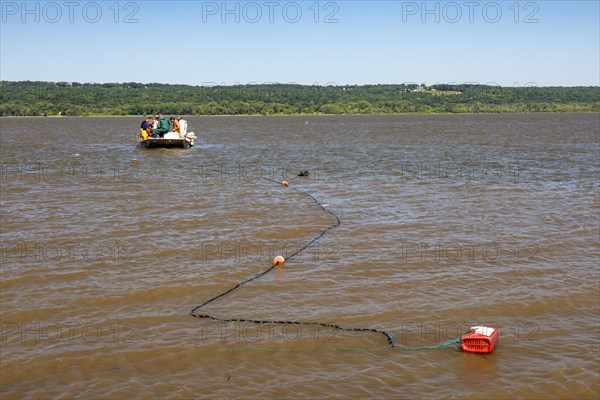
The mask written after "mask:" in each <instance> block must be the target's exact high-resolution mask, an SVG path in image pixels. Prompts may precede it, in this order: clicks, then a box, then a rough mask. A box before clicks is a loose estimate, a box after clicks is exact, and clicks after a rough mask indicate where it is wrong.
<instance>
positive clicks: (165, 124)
mask: <svg viewBox="0 0 600 400" xmlns="http://www.w3.org/2000/svg"><path fill="white" fill-rule="evenodd" d="M156 129H157V130H160V131H164V132H169V131H170V130H171V123H170V122H169V119H168V118H167V117H160V119H159V120H158V125H157V126H156Z"/></svg>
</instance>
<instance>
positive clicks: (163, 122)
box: [152, 114, 171, 138]
mask: <svg viewBox="0 0 600 400" xmlns="http://www.w3.org/2000/svg"><path fill="white" fill-rule="evenodd" d="M155 120H157V121H158V123H157V124H156V128H154V130H153V131H152V134H153V135H152V136H154V137H156V136H158V137H159V138H162V137H164V136H165V133H167V132H169V129H171V124H170V123H169V120H168V119H167V117H163V116H161V115H160V114H159V115H157V116H156V117H155Z"/></svg>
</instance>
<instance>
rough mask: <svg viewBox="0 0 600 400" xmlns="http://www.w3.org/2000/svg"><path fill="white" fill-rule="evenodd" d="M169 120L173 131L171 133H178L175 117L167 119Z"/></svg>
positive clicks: (177, 123)
mask: <svg viewBox="0 0 600 400" xmlns="http://www.w3.org/2000/svg"><path fill="white" fill-rule="evenodd" d="M169 120H170V121H171V123H172V124H173V131H172V132H175V133H179V122H177V120H176V119H175V117H171V118H169Z"/></svg>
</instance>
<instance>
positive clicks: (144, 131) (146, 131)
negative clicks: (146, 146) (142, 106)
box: [140, 117, 152, 140]
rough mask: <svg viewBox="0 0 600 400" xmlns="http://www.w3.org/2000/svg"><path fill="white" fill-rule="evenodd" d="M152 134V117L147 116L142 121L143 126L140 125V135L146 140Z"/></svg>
mask: <svg viewBox="0 0 600 400" xmlns="http://www.w3.org/2000/svg"><path fill="white" fill-rule="evenodd" d="M151 134H152V117H146V119H145V120H143V121H142V126H141V127H140V137H141V138H142V140H146V139H148V136H150V135H151Z"/></svg>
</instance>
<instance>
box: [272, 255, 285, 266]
mask: <svg viewBox="0 0 600 400" xmlns="http://www.w3.org/2000/svg"><path fill="white" fill-rule="evenodd" d="M283 264H285V258H283V257H282V256H277V257H275V258H274V259H273V265H283Z"/></svg>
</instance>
